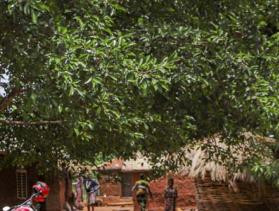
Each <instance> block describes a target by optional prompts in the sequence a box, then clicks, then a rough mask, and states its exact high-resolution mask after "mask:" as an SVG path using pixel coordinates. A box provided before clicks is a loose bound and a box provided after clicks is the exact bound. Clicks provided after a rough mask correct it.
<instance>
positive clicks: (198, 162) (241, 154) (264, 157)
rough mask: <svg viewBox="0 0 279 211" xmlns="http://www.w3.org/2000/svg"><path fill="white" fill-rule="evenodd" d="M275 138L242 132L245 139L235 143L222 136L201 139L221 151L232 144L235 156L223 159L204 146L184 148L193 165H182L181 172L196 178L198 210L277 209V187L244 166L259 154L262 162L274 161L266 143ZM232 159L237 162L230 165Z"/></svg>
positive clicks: (224, 150)
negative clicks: (219, 159) (226, 141)
mask: <svg viewBox="0 0 279 211" xmlns="http://www.w3.org/2000/svg"><path fill="white" fill-rule="evenodd" d="M274 142H275V140H273V139H270V138H263V137H260V136H254V135H252V134H251V133H245V134H243V139H242V141H241V142H239V143H238V144H235V145H233V146H228V145H226V144H225V143H224V142H223V140H222V139H221V137H220V136H214V137H213V138H211V139H206V140H203V141H201V143H200V146H203V145H204V144H206V145H213V147H217V148H218V149H219V150H222V152H226V151H228V148H230V149H229V150H230V152H233V153H232V154H233V157H225V156H224V162H218V160H217V159H216V160H215V159H214V158H212V157H210V156H211V153H210V152H208V151H206V150H203V147H196V148H195V149H192V150H185V153H186V156H187V157H188V159H190V160H191V165H189V166H183V167H182V168H181V171H180V175H184V176H185V177H192V178H194V179H195V187H196V203H197V207H198V210H200V211H205V210H234V211H238V210H239V211H242V210H243V211H246V210H247V211H249V210H259V211H260V210H278V207H279V191H278V189H277V188H276V187H274V186H272V185H271V184H268V183H267V182H266V181H262V180H259V179H258V178H256V177H254V176H253V175H252V174H251V173H250V172H249V170H248V168H245V164H246V162H247V161H248V160H249V159H251V158H252V156H254V155H256V154H257V156H258V158H260V159H261V161H262V162H263V163H266V164H268V163H269V162H271V156H272V152H271V151H270V148H269V147H267V146H266V145H269V144H272V143H274ZM247 150H249V151H247ZM226 160H227V161H228V162H226ZM232 162H233V163H234V166H232V165H230V164H231V163H232ZM239 166H241V167H242V168H237V167H239ZM243 166H244V167H243Z"/></svg>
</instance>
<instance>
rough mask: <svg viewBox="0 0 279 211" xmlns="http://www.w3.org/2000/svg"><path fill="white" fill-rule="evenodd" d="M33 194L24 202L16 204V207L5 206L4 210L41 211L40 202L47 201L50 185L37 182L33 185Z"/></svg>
mask: <svg viewBox="0 0 279 211" xmlns="http://www.w3.org/2000/svg"><path fill="white" fill-rule="evenodd" d="M32 188H33V192H34V193H33V194H32V195H31V197H30V198H29V199H27V200H26V201H25V202H23V203H22V204H20V205H16V206H14V207H8V206H6V207H3V209H2V210H3V211H39V210H40V203H43V202H45V200H46V198H47V196H48V193H49V187H48V185H47V184H46V183H44V182H37V183H36V184H35V185H33V187H32Z"/></svg>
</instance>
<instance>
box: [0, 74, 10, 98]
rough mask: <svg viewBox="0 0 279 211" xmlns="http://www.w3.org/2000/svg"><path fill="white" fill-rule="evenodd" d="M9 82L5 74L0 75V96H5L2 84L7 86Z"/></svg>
mask: <svg viewBox="0 0 279 211" xmlns="http://www.w3.org/2000/svg"><path fill="white" fill-rule="evenodd" d="M8 82H9V76H8V75H7V74H0V96H1V97H3V96H5V94H6V92H5V89H4V87H3V84H7V83H8Z"/></svg>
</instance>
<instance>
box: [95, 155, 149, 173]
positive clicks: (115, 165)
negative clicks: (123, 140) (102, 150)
mask: <svg viewBox="0 0 279 211" xmlns="http://www.w3.org/2000/svg"><path fill="white" fill-rule="evenodd" d="M151 169H152V167H151V165H150V163H149V162H148V161H147V159H146V158H144V157H143V156H137V157H136V158H135V159H129V160H122V159H113V160H111V161H109V162H105V163H103V164H101V165H100V166H98V167H97V169H96V170H99V171H121V172H132V171H133V172H135V171H150V170H151Z"/></svg>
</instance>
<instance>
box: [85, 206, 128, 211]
mask: <svg viewBox="0 0 279 211" xmlns="http://www.w3.org/2000/svg"><path fill="white" fill-rule="evenodd" d="M83 211H87V208H84V209H83ZM94 211H133V207H122V208H121V207H115V206H113V207H95V209H94Z"/></svg>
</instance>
